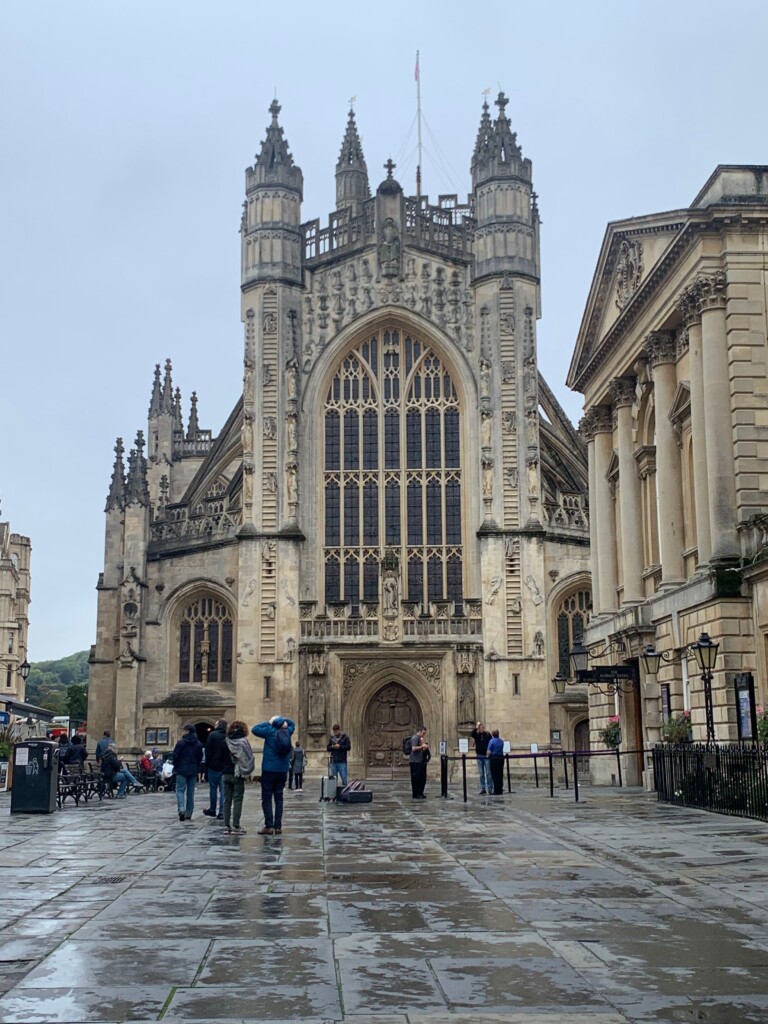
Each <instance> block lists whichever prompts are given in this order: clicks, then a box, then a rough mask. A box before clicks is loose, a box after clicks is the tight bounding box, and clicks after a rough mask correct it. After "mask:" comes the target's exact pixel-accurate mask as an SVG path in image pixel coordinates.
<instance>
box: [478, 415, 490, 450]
mask: <svg viewBox="0 0 768 1024" xmlns="http://www.w3.org/2000/svg"><path fill="white" fill-rule="evenodd" d="M481 426H482V431H481V433H482V443H483V448H490V447H491V427H492V426H493V413H492V412H490V410H488V409H485V410H483V413H482V417H481Z"/></svg>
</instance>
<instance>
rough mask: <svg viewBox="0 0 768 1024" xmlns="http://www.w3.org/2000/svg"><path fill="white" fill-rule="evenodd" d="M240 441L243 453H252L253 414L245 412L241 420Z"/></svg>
mask: <svg viewBox="0 0 768 1024" xmlns="http://www.w3.org/2000/svg"><path fill="white" fill-rule="evenodd" d="M240 436H241V440H242V442H243V451H244V452H252V451H253V414H252V413H250V412H247V413H246V414H245V417H244V419H243V427H242V430H241V432H240Z"/></svg>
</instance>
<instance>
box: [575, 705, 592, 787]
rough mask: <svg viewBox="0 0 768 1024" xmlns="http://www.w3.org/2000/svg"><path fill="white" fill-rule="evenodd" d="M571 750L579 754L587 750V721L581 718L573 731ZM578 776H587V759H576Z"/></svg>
mask: <svg viewBox="0 0 768 1024" xmlns="http://www.w3.org/2000/svg"><path fill="white" fill-rule="evenodd" d="M573 749H574V750H578V751H580V752H584V751H588V750H589V719H588V718H583V719H582V720H581V721H580V722H577V723H576V726H575V728H574V730H573ZM577 763H578V766H579V774H580V775H589V757H580V758H579V759H578V762H577Z"/></svg>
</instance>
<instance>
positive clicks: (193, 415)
mask: <svg viewBox="0 0 768 1024" xmlns="http://www.w3.org/2000/svg"><path fill="white" fill-rule="evenodd" d="M199 432H200V424H199V423H198V420H197V392H196V391H193V392H192V397H191V398H190V400H189V427H188V428H187V440H188V441H196V440H197V435H198V434H199Z"/></svg>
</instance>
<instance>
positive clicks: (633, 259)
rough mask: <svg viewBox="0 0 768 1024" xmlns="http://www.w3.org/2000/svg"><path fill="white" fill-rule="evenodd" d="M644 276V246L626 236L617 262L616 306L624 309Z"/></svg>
mask: <svg viewBox="0 0 768 1024" xmlns="http://www.w3.org/2000/svg"><path fill="white" fill-rule="evenodd" d="M642 276H643V246H642V243H641V242H636V241H635V240H634V239H632V238H625V239H624V240H623V241H622V243H621V247H620V249H619V259H618V262H617V264H616V306H617V308H618V309H624V307H625V306H626V305H627V304H628V303H629V300H630V299H631V298H632V296H633V295H634V294H635V292H636V291H637V289H638V288H639V287H640V279H641V277H642Z"/></svg>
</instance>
